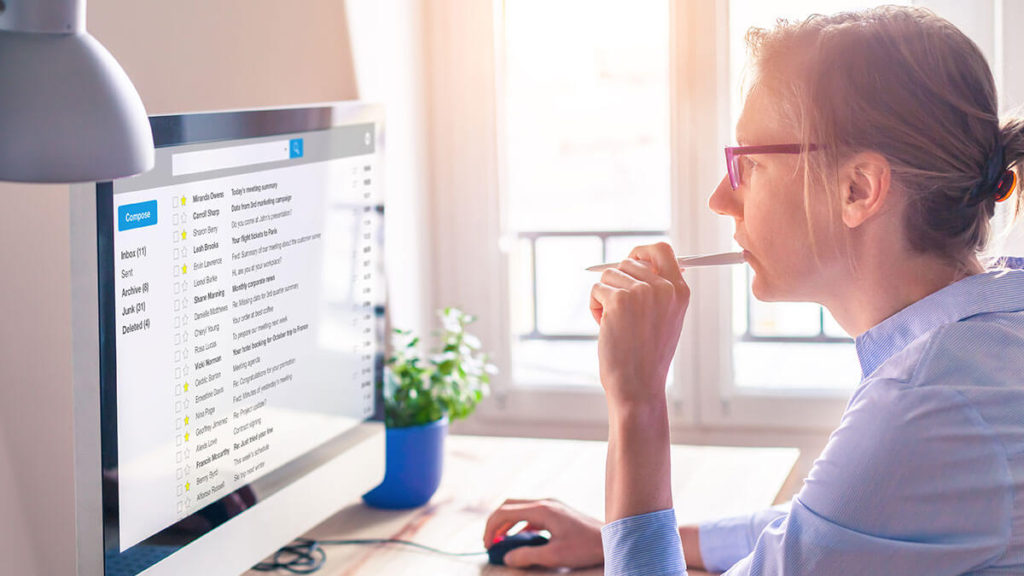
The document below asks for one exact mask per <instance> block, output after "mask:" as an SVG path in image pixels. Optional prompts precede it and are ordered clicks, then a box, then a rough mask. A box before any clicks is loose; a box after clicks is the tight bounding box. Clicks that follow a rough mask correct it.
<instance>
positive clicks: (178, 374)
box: [174, 366, 181, 379]
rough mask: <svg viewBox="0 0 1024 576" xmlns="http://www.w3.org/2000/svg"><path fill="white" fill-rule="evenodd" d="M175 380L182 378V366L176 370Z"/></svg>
mask: <svg viewBox="0 0 1024 576" xmlns="http://www.w3.org/2000/svg"><path fill="white" fill-rule="evenodd" d="M174 378H175V379H178V378H181V366H179V367H177V368H175V369H174Z"/></svg>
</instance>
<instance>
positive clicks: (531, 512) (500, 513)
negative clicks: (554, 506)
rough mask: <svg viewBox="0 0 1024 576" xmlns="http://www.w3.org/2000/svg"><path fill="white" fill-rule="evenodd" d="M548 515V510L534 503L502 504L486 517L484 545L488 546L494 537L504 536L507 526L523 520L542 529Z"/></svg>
mask: <svg viewBox="0 0 1024 576" xmlns="http://www.w3.org/2000/svg"><path fill="white" fill-rule="evenodd" d="M550 516H551V512H550V510H548V509H547V508H545V507H543V506H540V505H538V504H535V503H529V504H512V505H509V506H502V507H501V508H498V509H497V510H495V511H494V512H493V513H492V514H491V516H490V518H488V519H487V525H486V526H485V527H484V546H490V545H491V544H492V543H493V542H494V540H495V538H497V537H498V536H504V534H505V532H506V531H508V529H509V528H511V527H512V526H515V525H516V524H518V523H519V522H522V521H524V520H525V521H526V522H527V523H530V524H533V525H534V526H539V527H541V528H540V529H544V528H543V527H544V526H547V524H548V521H549V520H550Z"/></svg>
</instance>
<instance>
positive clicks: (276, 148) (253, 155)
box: [171, 138, 302, 176]
mask: <svg viewBox="0 0 1024 576" xmlns="http://www.w3.org/2000/svg"><path fill="white" fill-rule="evenodd" d="M292 158H302V138H293V139H291V140H275V141H273V142H260V143H259V144H245V145H243V146H231V147H230V148H216V149H214V150H197V151H195V152H179V153H178V154H175V155H173V156H171V175H172V176H182V175H185V174H197V173H199V172H211V171H213V170H224V169H226V168H239V167H242V166H252V165H254V164H265V163H267V162H279V161H281V160H290V159H292Z"/></svg>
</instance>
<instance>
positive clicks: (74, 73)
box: [0, 27, 153, 182]
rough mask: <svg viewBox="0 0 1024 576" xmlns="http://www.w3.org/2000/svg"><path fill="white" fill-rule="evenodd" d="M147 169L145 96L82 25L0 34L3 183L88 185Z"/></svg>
mask: <svg viewBox="0 0 1024 576" xmlns="http://www.w3.org/2000/svg"><path fill="white" fill-rule="evenodd" d="M152 167H153V134H152V132H151V131H150V127H149V119H148V118H147V116H146V109H145V107H144V106H143V105H142V99H141V98H139V94H138V92H136V90H135V87H134V86H133V85H132V83H131V81H130V80H129V79H128V75H127V74H126V73H125V72H124V70H123V69H121V66H120V65H119V64H118V63H117V60H115V59H114V57H113V56H112V55H111V54H110V52H108V51H107V50H106V48H104V47H103V45H102V44H100V43H99V42H98V41H97V40H96V39H95V38H93V37H92V36H90V35H89V33H88V32H86V31H85V30H84V27H83V29H81V30H78V31H75V32H73V33H70V34H47V33H31V32H11V31H4V30H0V180H13V181H20V182H87V181H97V180H110V179H113V178H118V177H122V176H129V175H132V174H138V173H140V172H144V171H146V170H149V169H150V168H152Z"/></svg>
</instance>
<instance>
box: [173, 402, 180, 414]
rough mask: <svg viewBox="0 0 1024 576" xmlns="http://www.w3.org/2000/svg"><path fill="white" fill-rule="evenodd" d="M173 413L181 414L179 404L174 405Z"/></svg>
mask: <svg viewBox="0 0 1024 576" xmlns="http://www.w3.org/2000/svg"><path fill="white" fill-rule="evenodd" d="M174 412H175V413H176V414H181V402H175V403H174Z"/></svg>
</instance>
